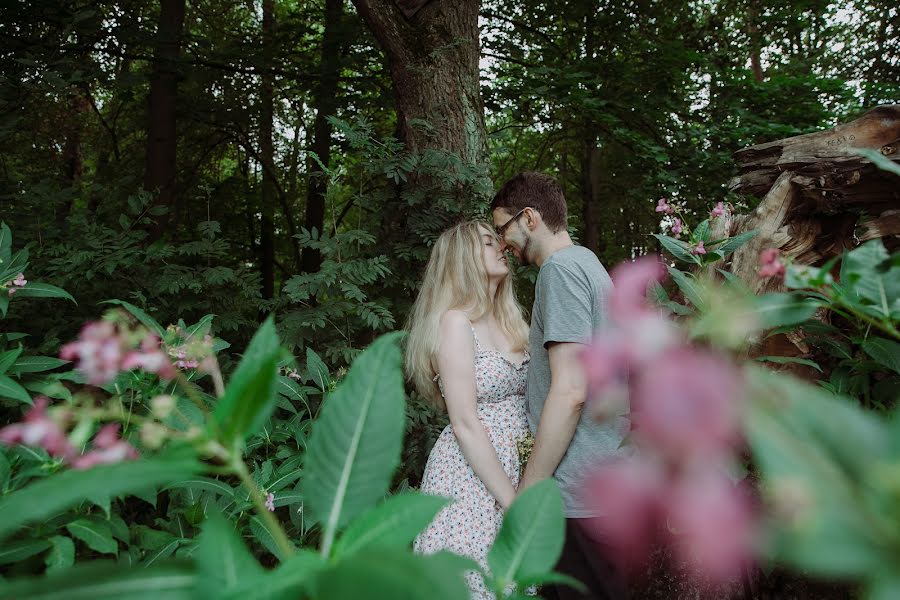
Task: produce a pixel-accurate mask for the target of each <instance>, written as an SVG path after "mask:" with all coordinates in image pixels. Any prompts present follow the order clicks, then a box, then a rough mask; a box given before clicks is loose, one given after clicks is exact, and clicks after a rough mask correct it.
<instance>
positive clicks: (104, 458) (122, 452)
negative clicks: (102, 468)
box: [72, 423, 140, 469]
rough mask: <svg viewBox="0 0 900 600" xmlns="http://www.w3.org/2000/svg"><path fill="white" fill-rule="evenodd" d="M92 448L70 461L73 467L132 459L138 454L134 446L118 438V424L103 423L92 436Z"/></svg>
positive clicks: (81, 467)
mask: <svg viewBox="0 0 900 600" xmlns="http://www.w3.org/2000/svg"><path fill="white" fill-rule="evenodd" d="M93 445H94V450H91V451H90V452H88V453H86V454H82V455H81V456H79V457H78V458H76V459H75V460H73V461H72V468H73V469H90V468H91V467H94V466H96V465H105V464H113V463H118V462H122V461H124V460H134V459H136V458H138V457H139V456H140V455H139V454H138V452H137V450H135V449H134V447H133V446H132V445H131V444H129V443H128V442H126V441H125V440H123V439H121V438H119V424H118V423H110V424H108V425H104V426H103V427H101V428H100V431H98V432H97V435H95V436H94V441H93Z"/></svg>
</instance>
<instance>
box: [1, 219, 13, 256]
mask: <svg viewBox="0 0 900 600" xmlns="http://www.w3.org/2000/svg"><path fill="white" fill-rule="evenodd" d="M10 256H12V231H10V230H9V226H8V225H7V224H6V222H5V221H4V222H2V223H0V265H5V264H6V263H8V262H9V258H10Z"/></svg>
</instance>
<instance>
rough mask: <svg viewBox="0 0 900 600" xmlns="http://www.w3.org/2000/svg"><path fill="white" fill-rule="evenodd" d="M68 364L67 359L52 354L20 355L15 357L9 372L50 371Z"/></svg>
mask: <svg viewBox="0 0 900 600" xmlns="http://www.w3.org/2000/svg"><path fill="white" fill-rule="evenodd" d="M66 364H69V361H67V360H62V359H61V358H54V357H52V356H22V357H19V358H17V359H16V361H15V363H13V365H12V368H11V369H10V372H11V373H15V374H21V373H40V372H42V371H50V370H52V369H56V368H57V367H61V366H63V365H66Z"/></svg>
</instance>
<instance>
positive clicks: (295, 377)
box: [281, 367, 300, 381]
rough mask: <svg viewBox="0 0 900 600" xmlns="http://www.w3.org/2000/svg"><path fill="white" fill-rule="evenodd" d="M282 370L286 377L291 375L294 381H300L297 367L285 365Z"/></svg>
mask: <svg viewBox="0 0 900 600" xmlns="http://www.w3.org/2000/svg"><path fill="white" fill-rule="evenodd" d="M281 372H282V374H283V375H285V376H286V377H290V378H291V379H293V380H294V381H300V373H299V372H298V371H297V369H291V368H288V367H283V368H282V369H281Z"/></svg>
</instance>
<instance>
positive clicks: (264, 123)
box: [259, 0, 277, 299]
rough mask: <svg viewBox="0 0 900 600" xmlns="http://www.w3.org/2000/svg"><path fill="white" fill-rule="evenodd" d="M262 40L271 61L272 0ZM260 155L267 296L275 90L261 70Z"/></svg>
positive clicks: (267, 0) (267, 289) (267, 292)
mask: <svg viewBox="0 0 900 600" xmlns="http://www.w3.org/2000/svg"><path fill="white" fill-rule="evenodd" d="M262 9H263V15H262V43H263V56H265V57H266V60H265V62H266V64H271V57H272V54H273V52H272V50H273V42H274V40H273V39H272V38H273V36H274V34H275V31H274V30H275V0H263V3H262ZM259 101H260V107H259V155H260V156H259V157H260V161H262V162H263V163H264V164H265V165H266V168H264V169H263V170H262V185H261V186H260V199H259V200H260V214H261V218H260V235H259V254H260V272H261V276H262V297H263V298H264V299H270V298H272V297H273V296H274V295H275V221H274V217H275V194H276V193H277V191H276V184H275V180H274V177H275V173H274V166H275V160H274V156H275V152H274V148H273V143H272V121H273V119H274V92H273V85H272V74H271V73H270V72H268V71H266V72H264V73H263V76H262V81H261V83H260V89H259Z"/></svg>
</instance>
